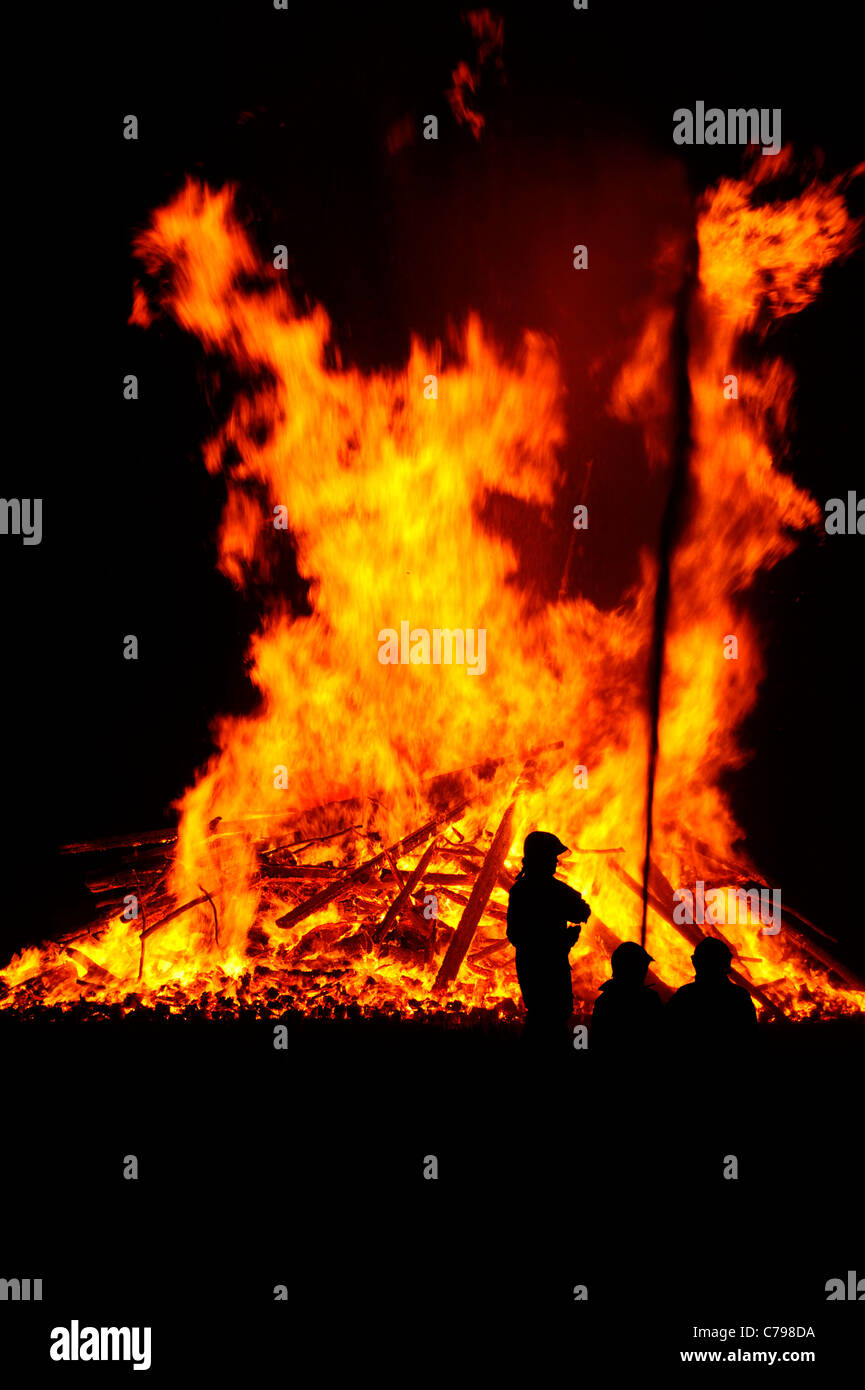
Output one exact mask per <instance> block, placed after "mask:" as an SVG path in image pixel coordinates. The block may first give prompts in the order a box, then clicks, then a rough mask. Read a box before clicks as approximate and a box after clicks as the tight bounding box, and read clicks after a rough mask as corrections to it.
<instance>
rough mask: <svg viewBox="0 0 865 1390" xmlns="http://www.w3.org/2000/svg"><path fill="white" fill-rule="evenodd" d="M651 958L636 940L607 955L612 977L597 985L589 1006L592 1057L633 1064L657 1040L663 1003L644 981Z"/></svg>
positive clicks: (625, 942)
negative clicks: (598, 987)
mask: <svg viewBox="0 0 865 1390" xmlns="http://www.w3.org/2000/svg"><path fill="white" fill-rule="evenodd" d="M652 959H653V957H652V956H650V955H649V953H648V951H645V950H644V949H643V947H642V946H639V945H638V944H637V942H636V941H623V942H622V944H621V946H617V947H616V949H615V951H614V952H613V954H612V955H611V956H610V966H611V968H612V972H613V978H612V979H611V980H607V981H606V982H605V983H604V984H602V985H601V991H600V994H599V995H598V997H597V999H596V1000H595V1007H594V1008H593V1009H592V1026H591V1033H590V1036H589V1051H590V1053H591V1055H592V1056H593V1057H599V1058H601V1059H602V1060H603V1061H605V1062H608V1061H615V1062H629V1063H633V1062H637V1061H638V1060H640V1059H641V1058H642V1057H644V1056H645V1053H646V1051H647V1049H652V1048H654V1047H655V1046H656V1044H657V1043H658V1040H659V1038H660V1032H661V1026H662V1023H663V1016H664V1006H663V1004H662V1003H661V1001H660V999H659V998H658V996H657V994H656V993H655V991H654V990H653V989H652V988H651V987H650V986H649V985H647V984H646V972H647V970H648V969H649V962H650V961H651V960H652Z"/></svg>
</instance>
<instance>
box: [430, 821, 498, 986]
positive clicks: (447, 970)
mask: <svg viewBox="0 0 865 1390" xmlns="http://www.w3.org/2000/svg"><path fill="white" fill-rule="evenodd" d="M516 804H517V803H516V801H512V802H511V803H510V805H509V806H508V808H507V810H506V811H505V813H504V815H503V816H502V818H501V821H500V822H499V827H498V829H497V831H496V833H495V835H494V836H493V842H492V844H491V845H490V847H489V850H488V851H487V856H486V859H485V860H484V862H483V864H482V865H481V870H480V873H479V874H478V876H477V879H476V881H475V886H474V888H473V889H472V891H471V896H470V897H469V900H468V902H467V903H466V906H465V908H464V910H463V914H462V917H461V918H460V922H459V926H458V927H457V929H456V933H455V934H454V937H453V939H452V941H451V943H450V945H449V946H448V949H447V951H446V952H445V957H444V960H443V961H442V963H441V965H440V966H439V972H438V975H437V976H436V979H435V984H434V985H433V990H434V991H436V992H439V991H441V990H443V989H446V988H447V987H448V985H450V984H452V983H453V981H454V980H455V979H456V977H457V975H458V974H459V969H460V966H461V965H462V963H463V960H464V959H465V955H466V952H467V951H468V949H469V946H471V944H472V940H473V938H474V934H475V932H476V930H477V926H478V923H479V922H480V920H481V917H482V915H483V912H484V909H485V907H486V906H487V903H488V902H489V898H490V894H491V893H492V891H493V888H494V887H495V885H496V880H497V878H498V876H499V873H500V872H501V870H502V867H503V865H504V862H505V859H506V858H507V854H508V850H509V849H510V847H511V840H512V839H513V823H514V811H515V809H516Z"/></svg>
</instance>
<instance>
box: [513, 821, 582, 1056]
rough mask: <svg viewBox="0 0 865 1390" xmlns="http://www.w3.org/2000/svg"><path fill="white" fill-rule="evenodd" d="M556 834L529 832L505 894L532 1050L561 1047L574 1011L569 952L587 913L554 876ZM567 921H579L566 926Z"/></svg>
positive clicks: (561, 850)
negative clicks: (519, 867) (517, 869)
mask: <svg viewBox="0 0 865 1390" xmlns="http://www.w3.org/2000/svg"><path fill="white" fill-rule="evenodd" d="M566 853H567V846H565V845H563V844H562V842H561V840H559V839H558V838H557V837H556V836H555V835H550V834H549V833H548V832H547V831H544V830H533V831H532V833H531V834H530V835H527V836H526V839H525V844H524V845H523V867H522V871H521V872H520V874H519V875H518V876H517V880H516V882H515V884H514V886H513V888H512V889H511V891H510V896H509V898H508V931H507V935H508V941H510V943H511V945H512V946H514V947H515V948H516V967H517V979H518V980H519V982H520V990H521V992H522V996H523V1003H524V1004H525V1007H526V1026H525V1031H524V1039H525V1042H526V1045H527V1046H528V1047H530V1048H531V1049H532V1050H543V1051H547V1050H553V1051H561V1049H562V1048H563V1047H565V1046H566V1045H567V1040H568V1033H567V1024H568V1020H569V1018H570V1016H571V1014H572V1013H573V1011H574V995H573V988H572V985H571V967H570V964H569V963H568V952H569V951H570V950H571V948H572V946H574V945H575V944H576V942H577V940H578V938H579V935H580V926H581V925H582V923H583V922H586V921H588V919H589V917H590V916H591V911H592V910H591V908H590V907H589V904H588V903H587V902H586V901H585V900H584V899H583V898H582V897H581V896H580V894H579V893H578V892H577V891H576V889H574V888H571V887H569V886H568V884H567V883H563V882H562V881H561V880H560V879H557V878H555V877H554V875H555V872H556V868H557V861H558V857H559V855H560V854H566ZM568 922H576V923H577V924H578V925H577V926H573V927H568V926H567V923H568Z"/></svg>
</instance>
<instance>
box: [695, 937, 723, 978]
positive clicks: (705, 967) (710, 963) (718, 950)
mask: <svg viewBox="0 0 865 1390" xmlns="http://www.w3.org/2000/svg"><path fill="white" fill-rule="evenodd" d="M691 960H692V961H693V963H694V969H695V971H696V972H697V978H698V979H700V980H723V979H724V978H725V977H726V975H727V972H728V971H729V969H730V966H731V965H732V964H733V952H732V951H731V950H730V948H729V946H727V945H725V943H724V942H723V941H719V940H718V938H717V937H716V936H707V937H704V938H703V940H702V941H700V942H699V943H698V944H697V945H696V946H695V947H694V954H693V955H692V956H691Z"/></svg>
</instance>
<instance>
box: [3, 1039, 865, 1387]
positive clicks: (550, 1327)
mask: <svg viewBox="0 0 865 1390" xmlns="http://www.w3.org/2000/svg"><path fill="white" fill-rule="evenodd" d="M287 1022H288V1025H289V1047H288V1049H287V1050H286V1051H276V1050H275V1049H274V1048H273V1045H272V1029H271V1027H270V1025H266V1024H260V1023H259V1024H252V1025H248V1026H247V1025H243V1024H234V1025H231V1024H202V1025H196V1024H190V1023H177V1022H171V1021H169V1022H167V1023H157V1022H148V1023H142V1022H140V1021H136V1022H132V1021H126V1022H124V1023H120V1024H94V1025H92V1026H90V1027H84V1028H82V1027H80V1026H77V1025H75V1024H74V1023H70V1022H68V1021H65V1022H60V1023H58V1024H55V1025H52V1026H49V1025H38V1024H32V1025H23V1024H20V1023H16V1022H14V1021H13V1020H10V1019H9V1018H8V1017H6V1016H3V1017H2V1019H0V1048H2V1057H3V1071H4V1075H5V1076H6V1077H7V1078H8V1084H7V1093H6V1094H7V1103H11V1105H12V1108H13V1113H14V1120H13V1127H12V1128H11V1129H10V1130H9V1131H7V1136H6V1142H5V1143H4V1146H3V1155H4V1167H3V1173H2V1182H3V1188H2V1190H3V1192H4V1239H3V1251H4V1255H3V1258H4V1273H5V1274H6V1276H7V1277H9V1276H10V1275H12V1274H21V1275H26V1274H29V1275H30V1276H31V1277H36V1276H41V1277H42V1278H43V1280H44V1301H43V1303H42V1304H41V1305H37V1304H33V1305H30V1306H29V1307H27V1306H25V1305H23V1304H21V1305H18V1306H16V1307H15V1308H14V1319H13V1318H11V1317H10V1312H11V1311H12V1305H6V1307H5V1308H4V1311H3V1314H2V1316H3V1317H4V1320H5V1323H6V1326H7V1338H8V1339H11V1340H7V1341H6V1348H7V1351H6V1354H7V1355H12V1354H13V1353H14V1352H15V1351H17V1352H19V1353H20V1355H21V1356H22V1358H24V1362H23V1363H22V1364H31V1358H32V1359H33V1360H32V1364H38V1362H39V1360H40V1358H41V1357H43V1356H44V1355H45V1348H46V1346H47V1343H48V1336H49V1332H50V1329H51V1327H52V1326H54V1325H55V1323H56V1324H60V1323H64V1322H66V1323H68V1320H69V1319H70V1318H71V1317H73V1316H76V1317H78V1318H79V1321H81V1323H82V1325H84V1323H86V1322H90V1323H93V1324H94V1325H97V1326H100V1325H103V1324H105V1325H111V1324H112V1323H113V1324H117V1325H126V1324H129V1323H130V1320H131V1321H132V1322H133V1323H135V1324H138V1325H150V1326H152V1328H153V1339H154V1342H153V1345H154V1369H153V1371H152V1372H151V1375H152V1377H153V1378H154V1379H155V1382H156V1383H157V1384H163V1383H168V1380H167V1379H166V1380H163V1378H162V1377H163V1376H167V1368H169V1367H170V1371H171V1375H172V1376H174V1375H175V1374H183V1373H184V1372H185V1371H186V1370H187V1369H188V1370H190V1371H191V1370H193V1369H196V1370H198V1369H199V1368H200V1369H202V1370H203V1369H205V1368H212V1369H214V1370H217V1369H221V1370H224V1369H225V1368H226V1367H227V1366H228V1365H229V1364H231V1365H234V1364H237V1365H238V1366H240V1365H245V1366H246V1368H247V1374H248V1375H249V1376H250V1377H251V1378H250V1380H249V1383H251V1384H258V1383H261V1382H260V1380H259V1379H258V1377H259V1376H263V1375H264V1374H265V1373H266V1372H267V1373H270V1372H273V1371H274V1370H276V1369H277V1368H278V1367H280V1366H285V1365H286V1364H289V1363H290V1364H291V1365H292V1367H295V1368H299V1366H300V1365H302V1366H308V1367H309V1368H310V1369H312V1368H313V1367H314V1366H315V1365H316V1364H318V1366H319V1373H320V1374H321V1375H322V1376H323V1377H326V1378H327V1379H328V1381H330V1380H331V1379H341V1378H342V1377H343V1376H352V1377H358V1378H359V1377H361V1376H367V1375H373V1376H376V1377H377V1376H379V1375H385V1376H386V1378H388V1379H389V1378H390V1377H391V1376H394V1375H395V1374H402V1375H404V1376H406V1377H409V1378H410V1379H412V1380H416V1379H421V1380H424V1379H426V1378H427V1377H429V1378H433V1377H435V1376H436V1375H437V1373H438V1372H441V1373H442V1374H447V1373H448V1371H447V1368H448V1367H451V1372H450V1373H452V1368H453V1365H454V1357H455V1356H456V1355H458V1351H457V1349H458V1348H460V1347H464V1348H465V1351H464V1353H463V1354H464V1355H466V1356H467V1357H468V1358H469V1360H470V1361H471V1363H472V1364H480V1363H482V1364H483V1365H484V1367H486V1368H488V1370H489V1371H490V1373H493V1372H494V1371H496V1370H501V1371H504V1372H505V1373H508V1374H512V1373H513V1369H514V1366H515V1365H516V1364H517V1359H518V1358H520V1357H521V1356H526V1355H529V1354H530V1353H531V1351H532V1348H534V1350H535V1354H536V1355H537V1356H538V1357H539V1358H540V1363H539V1364H540V1366H541V1367H543V1366H545V1365H547V1364H549V1365H550V1366H552V1365H553V1364H555V1362H556V1359H557V1356H558V1354H559V1353H558V1351H557V1350H556V1348H557V1347H558V1348H560V1349H561V1350H564V1352H565V1354H566V1356H567V1362H566V1366H569V1367H570V1368H571V1372H572V1373H573V1374H574V1375H575V1376H576V1375H577V1374H579V1373H580V1370H581V1368H582V1369H585V1367H586V1363H587V1361H588V1360H589V1359H590V1358H592V1357H593V1356H594V1355H597V1356H599V1357H602V1358H603V1360H604V1364H605V1365H606V1367H607V1370H608V1373H609V1374H610V1375H611V1376H615V1375H617V1374H619V1373H625V1372H633V1373H644V1374H647V1375H648V1374H652V1375H657V1374H660V1375H661V1376H663V1377H666V1376H667V1375H668V1374H670V1373H672V1374H673V1375H675V1374H676V1372H677V1369H679V1370H681V1367H680V1365H679V1357H678V1353H679V1351H680V1350H688V1349H691V1348H694V1347H697V1348H702V1349H705V1348H706V1347H707V1346H708V1347H710V1348H712V1349H717V1348H718V1346H719V1345H720V1343H718V1342H717V1341H711V1342H708V1341H702V1342H695V1340H694V1338H693V1331H692V1329H693V1326H695V1325H698V1326H704V1327H705V1326H711V1327H736V1328H737V1329H738V1328H739V1327H740V1326H741V1325H742V1324H743V1323H744V1324H750V1325H753V1326H757V1327H758V1328H760V1329H762V1328H763V1327H764V1326H766V1325H778V1326H783V1327H788V1326H797V1325H799V1326H802V1327H805V1328H808V1327H813V1328H814V1331H815V1337H814V1338H807V1339H805V1340H802V1341H800V1342H798V1343H795V1342H793V1341H784V1343H783V1347H782V1343H781V1342H780V1341H773V1342H770V1341H766V1340H759V1341H758V1340H754V1341H753V1342H752V1343H750V1345H751V1346H759V1347H761V1348H772V1347H774V1348H776V1349H777V1348H782V1349H789V1348H792V1347H798V1348H799V1349H806V1350H815V1349H816V1352H817V1361H816V1363H815V1365H814V1366H809V1367H807V1368H806V1369H805V1370H802V1368H800V1367H797V1368H796V1372H795V1373H798V1374H801V1375H803V1376H805V1375H808V1376H810V1377H811V1379H810V1383H812V1384H833V1383H839V1376H840V1375H841V1373H845V1374H846V1372H845V1367H849V1365H851V1364H853V1362H851V1360H850V1358H851V1357H853V1356H854V1355H855V1353H856V1347H857V1345H859V1346H861V1333H862V1318H861V1312H862V1310H861V1308H859V1307H858V1306H855V1307H854V1306H852V1305H850V1304H847V1303H827V1302H826V1296H825V1289H824V1286H825V1283H826V1280H827V1279H829V1278H834V1277H836V1276H837V1275H840V1276H841V1277H843V1278H844V1279H846V1274H847V1271H848V1270H849V1269H857V1268H858V1269H859V1270H860V1275H861V1274H862V1273H865V1268H863V1265H865V1262H863V1259H862V1252H863V1242H862V1222H861V1215H860V1211H861V1202H860V1201H859V1196H861V1193H858V1187H859V1185H860V1184H859V1178H860V1176H861V1166H862V1145H861V1132H860V1118H861V1117H860V1115H859V1114H858V1113H857V1112H858V1110H859V1109H860V1108H861V1107H860V1105H859V1101H857V1098H856V1096H855V1095H854V1094H852V1093H851V1085H850V1077H851V1075H853V1074H855V1073H856V1072H857V1071H858V1073H859V1074H860V1075H861V1067H862V1059H863V1052H865V1049H863V1042H865V1035H863V1030H862V1028H861V1027H857V1026H856V1024H855V1023H844V1022H843V1021H842V1022H837V1023H833V1024H819V1025H803V1026H799V1027H789V1028H784V1029H781V1030H779V1029H777V1028H765V1029H762V1030H761V1036H760V1039H759V1049H758V1054H757V1056H756V1057H755V1058H754V1059H753V1060H752V1062H751V1063H750V1064H749V1066H748V1069H747V1072H746V1073H743V1074H739V1075H736V1074H727V1075H722V1076H719V1077H715V1078H714V1079H712V1078H707V1077H706V1076H705V1075H704V1074H703V1073H702V1072H701V1073H700V1074H699V1078H698V1079H699V1085H695V1083H694V1079H693V1077H690V1076H689V1073H688V1072H687V1071H686V1070H684V1069H683V1063H682V1062H681V1061H669V1062H664V1060H663V1059H655V1058H648V1057H647V1058H646V1059H645V1071H644V1072H641V1073H640V1074H639V1075H637V1076H636V1077H635V1078H634V1079H633V1080H632V1082H630V1083H629V1084H628V1085H627V1086H623V1085H622V1084H621V1083H617V1084H616V1085H615V1086H614V1087H612V1088H611V1087H610V1085H609V1083H607V1082H605V1081H604V1079H603V1078H602V1077H599V1075H598V1074H597V1069H596V1067H593V1065H592V1060H591V1057H590V1054H589V1053H577V1052H574V1053H573V1055H572V1056H569V1057H568V1058H567V1059H566V1066H565V1069H564V1071H562V1072H560V1073H558V1074H557V1073H551V1072H549V1071H548V1070H545V1071H544V1072H543V1073H540V1072H538V1071H537V1070H530V1071H529V1072H526V1071H525V1069H524V1063H522V1061H521V1048H520V1043H519V1035H518V1032H515V1031H514V1030H513V1029H511V1028H500V1029H495V1030H492V1031H490V1032H484V1031H482V1030H480V1029H465V1028H454V1029H451V1030H445V1029H443V1028H441V1027H434V1026H430V1025H411V1024H400V1023H384V1022H383V1023H379V1024H376V1023H369V1024H364V1025H361V1024H356V1023H355V1024H344V1025H341V1024H334V1023H327V1022H316V1021H310V1020H298V1019H295V1020H291V1019H289V1020H287ZM130 1153H134V1154H136V1155H137V1157H138V1160H139V1173H140V1175H139V1178H138V1180H137V1181H135V1182H132V1181H127V1180H124V1179H123V1177H122V1169H123V1160H124V1157H125V1155H127V1154H130ZM729 1153H735V1154H736V1155H737V1157H738V1159H739V1170H740V1176H739V1178H738V1180H736V1181H730V1180H724V1179H723V1177H722V1168H723V1160H724V1156H725V1155H727V1154H729ZM430 1154H435V1155H436V1157H437V1158H438V1161H439V1177H438V1178H437V1179H436V1180H428V1179H425V1178H424V1177H423V1167H424V1160H425V1158H426V1156H427V1155H430ZM857 1193H858V1195H857ZM276 1284H285V1285H286V1286H287V1288H288V1302H287V1303H283V1302H275V1301H274V1297H273V1288H274V1286H275V1285H276ZM576 1284H585V1285H586V1286H587V1289H588V1295H589V1296H588V1301H587V1302H585V1303H583V1302H577V1301H575V1300H574V1295H573V1289H574V1286H575V1285H576ZM130 1309H134V1310H135V1316H134V1318H132V1319H131V1314H130V1311H129V1310H130ZM738 1345H742V1346H745V1345H747V1344H746V1343H745V1342H740V1340H739V1339H737V1340H736V1341H735V1342H730V1343H727V1344H726V1349H727V1350H729V1348H730V1346H733V1347H735V1346H738ZM157 1358H158V1365H157ZM74 1369H75V1368H72V1367H69V1366H65V1367H64V1368H63V1371H64V1375H67V1374H69V1373H72V1372H73V1371H74ZM78 1369H79V1374H81V1375H83V1376H85V1378H86V1377H87V1376H88V1375H90V1376H96V1377H97V1378H98V1376H99V1374H100V1373H102V1375H103V1379H107V1377H108V1375H109V1374H110V1372H107V1371H106V1369H105V1368H104V1367H102V1366H95V1367H93V1366H89V1365H88V1366H87V1367H86V1369H82V1368H78ZM728 1369H729V1368H728ZM777 1369H778V1368H777V1367H773V1368H772V1370H773V1372H775V1371H777ZM782 1369H788V1370H789V1367H788V1368H782ZM685 1370H686V1373H687V1374H689V1375H694V1374H695V1372H694V1370H693V1368H690V1369H689V1368H685ZM114 1374H115V1376H117V1375H118V1374H120V1372H119V1371H118V1370H117V1369H116V1368H115V1371H114ZM697 1374H699V1372H698V1373H697ZM111 1383H116V1381H113V1382H111Z"/></svg>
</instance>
